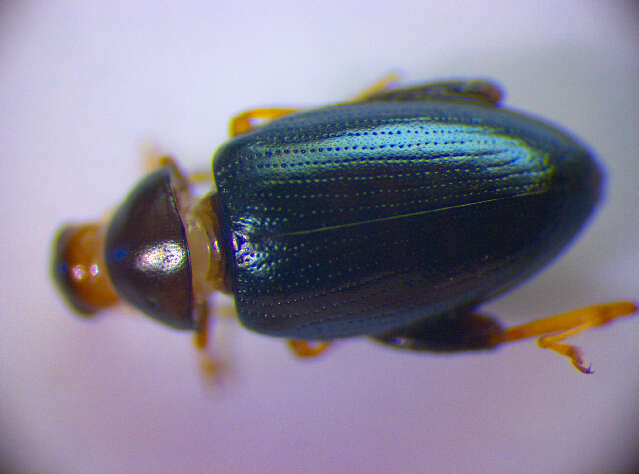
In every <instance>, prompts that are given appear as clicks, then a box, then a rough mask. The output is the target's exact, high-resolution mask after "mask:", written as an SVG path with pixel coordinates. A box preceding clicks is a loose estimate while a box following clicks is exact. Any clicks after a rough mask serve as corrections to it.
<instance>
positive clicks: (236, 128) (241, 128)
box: [229, 107, 300, 137]
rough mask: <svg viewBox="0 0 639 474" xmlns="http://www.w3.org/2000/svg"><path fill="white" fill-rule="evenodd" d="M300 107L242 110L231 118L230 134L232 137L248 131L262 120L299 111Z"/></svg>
mask: <svg viewBox="0 0 639 474" xmlns="http://www.w3.org/2000/svg"><path fill="white" fill-rule="evenodd" d="M299 110H300V109H292V108H283V107H282V108H276V107H271V108H264V109H251V110H247V111H246V112H242V113H241V114H239V115H236V116H235V117H233V118H232V119H231V123H230V125H229V134H230V135H231V136H232V137H236V136H238V135H242V134H243V133H248V132H250V131H252V130H255V129H256V128H257V127H259V125H260V123H261V122H265V121H266V122H268V121H271V120H275V119H278V118H280V117H284V116H285V115H289V114H293V113H295V112H298V111H299Z"/></svg>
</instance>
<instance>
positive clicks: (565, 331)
mask: <svg viewBox="0 0 639 474" xmlns="http://www.w3.org/2000/svg"><path fill="white" fill-rule="evenodd" d="M637 310H639V307H638V306H637V305H636V304H635V303H632V302H629V301H618V302H614V303H603V304H598V305H594V306H587V307H585V308H581V309H576V310H573V311H569V312H567V313H563V314H558V315H555V316H550V317H548V318H543V319H539V320H537V321H532V322H530V323H527V324H522V325H521V326H516V327H513V328H510V329H506V330H504V331H502V332H501V333H500V334H498V335H496V336H495V340H494V344H495V345H498V344H503V343H505V342H512V341H518V340H520V339H527V338H530V337H539V339H538V341H537V343H538V344H539V346H540V347H543V348H546V349H550V350H552V351H555V352H557V353H558V354H561V355H562V356H565V357H568V358H569V359H570V361H571V362H572V364H573V365H574V366H575V368H577V370H579V371H581V372H583V373H584V374H590V373H592V371H591V370H590V366H589V365H586V363H585V362H584V359H583V357H582V355H581V351H580V350H579V348H578V347H576V346H572V345H570V344H565V343H562V342H560V341H563V340H564V339H565V338H567V337H569V336H572V335H573V334H577V333H578V332H581V331H585V330H586V329H590V328H593V327H598V326H603V325H605V324H608V323H609V322H611V321H612V320H614V319H616V318H620V317H622V316H628V315H631V314H633V313H636V312H637Z"/></svg>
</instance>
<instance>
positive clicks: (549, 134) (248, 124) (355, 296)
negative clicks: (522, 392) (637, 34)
mask: <svg viewBox="0 0 639 474" xmlns="http://www.w3.org/2000/svg"><path fill="white" fill-rule="evenodd" d="M391 82H392V78H390V79H388V80H382V81H380V82H379V83H378V84H376V85H375V86H374V87H372V88H370V89H369V90H367V91H366V92H365V93H363V94H362V95H360V96H359V97H357V98H356V99H353V100H351V101H348V102H343V103H339V104H336V105H329V106H324V107H318V108H314V109H308V110H301V111H300V110H297V109H275V108H270V109H269V108H266V109H254V110H250V111H248V112H245V113H243V114H241V115H239V116H237V117H235V118H234V119H233V120H232V122H231V135H232V137H233V138H232V139H231V140H229V141H228V142H226V143H225V144H223V145H222V146H221V147H220V148H219V149H218V150H217V152H216V153H215V155H214V158H213V175H214V180H215V186H214V188H213V190H212V191H211V192H210V193H208V194H206V195H204V196H203V197H201V198H198V197H197V196H195V195H194V194H193V193H192V187H193V186H192V185H193V182H194V179H193V178H189V177H187V176H185V174H184V173H183V172H182V171H181V170H180V169H179V167H178V166H177V164H176V162H175V161H173V160H172V159H170V158H162V159H160V160H158V165H157V168H156V169H155V170H153V171H152V172H150V173H149V174H148V175H147V176H146V177H145V178H144V179H142V181H140V182H139V183H138V184H137V186H136V187H135V188H134V189H133V190H132V191H131V193H130V194H129V195H128V197H127V198H126V199H125V200H124V202H123V203H122V204H121V205H120V206H119V207H118V208H117V209H116V211H115V212H114V214H113V216H112V218H111V219H110V220H108V221H107V222H101V223H99V222H94V223H88V224H81V225H70V226H66V227H64V228H63V229H62V230H61V231H60V232H59V234H58V237H57V239H56V242H55V245H54V256H53V275H54V279H55V282H56V284H57V286H58V287H59V289H60V290H61V292H62V294H63V295H64V297H65V298H66V299H67V301H68V302H69V303H70V304H71V306H72V307H73V308H75V309H76V310H77V311H78V312H79V313H81V314H84V315H93V314H95V313H97V312H99V311H101V310H103V309H105V308H108V307H110V306H112V305H113V304H115V303H117V302H119V301H124V302H126V303H128V304H129V305H132V306H134V307H135V308H137V309H138V310H140V311H141V312H143V313H146V314H147V315H149V316H150V317H152V318H154V319H155V320H157V321H159V322H161V323H163V324H165V325H167V326H169V327H171V328H175V329H181V330H194V331H196V332H197V337H198V339H197V340H198V341H199V346H200V347H203V346H204V345H205V344H206V334H207V327H208V325H207V318H208V314H209V307H208V297H209V295H210V294H211V293H213V292H216V291H219V292H223V293H227V294H229V295H232V296H233V297H234V300H235V307H236V310H237V314H238V317H239V320H240V321H241V323H242V324H243V325H244V326H246V327H247V328H249V329H251V330H254V331H257V332H259V333H262V334H266V335H270V336H276V337H282V338H287V339H289V340H290V345H291V348H292V349H293V350H294V352H295V353H297V354H298V355H300V356H312V355H316V354H318V353H320V352H321V351H323V350H324V349H325V348H326V346H327V345H328V342H329V341H333V340H335V339H342V338H348V337H355V336H370V337H372V338H373V339H375V340H377V341H379V342H382V343H384V344H386V345H388V346H391V347H395V348H398V349H404V350H411V351H434V352H455V351H467V350H480V349H489V348H493V347H496V346H498V345H500V344H503V343H505V342H509V341H514V340H518V339H522V338H526V337H539V344H540V345H541V346H542V347H547V348H549V349H552V350H554V351H556V352H558V353H560V354H562V355H565V356H567V357H569V358H570V360H571V361H572V363H573V365H574V366H575V367H576V368H577V369H579V370H580V371H582V372H584V373H589V372H590V367H589V366H587V365H586V364H585V362H584V361H583V358H582V357H581V354H580V351H579V350H578V349H577V348H576V347H574V346H570V345H567V344H565V343H562V342H560V341H562V340H563V339H564V338H565V337H567V336H569V335H571V334H574V333H575V332H578V331H581V330H583V329H586V328H588V327H592V326H598V325H601V324H605V323H607V322H608V321H610V320H612V319H614V318H617V317H620V316H625V315H628V314H632V313H634V312H635V311H636V310H637V306H636V305H635V304H634V303H632V302H626V301H621V302H615V303H606V304H600V305H596V306H591V307H588V308H583V309H580V310H575V311H572V312H569V313H565V314H562V315H557V316H551V317H549V318H544V319H541V320H538V321H533V322H532V323H527V324H524V325H522V326H518V327H515V328H510V329H502V327H501V325H500V324H499V323H498V322H497V321H496V320H494V319H492V318H490V317H487V316H485V315H482V314H479V313H477V312H476V308H477V307H478V306H479V305H481V304H482V303H483V302H485V301H487V300H489V299H491V298H493V297H494V296H496V295H498V294H500V293H502V292H504V291H505V290H507V289H509V288H511V287H513V286H514V285H516V284H518V283H520V282H521V281H523V280H524V279H526V278H527V277H529V276H530V275H531V274H533V273H534V272H536V271H537V270H539V269H540V268H541V267H542V266H544V265H545V264H546V263H548V262H549V261H550V260H552V259H553V257H555V256H556V255H557V254H558V253H559V252H560V251H561V250H562V249H564V248H565V247H566V245H567V244H568V243H569V242H570V241H571V240H572V239H573V237H574V236H575V235H576V234H577V233H578V232H579V230H580V229H581V228H582V227H583V225H584V223H585V222H586V221H587V220H588V218H589V216H590V215H591V213H592V212H593V209H594V208H595V206H596V204H597V202H598V200H599V198H600V195H601V183H602V172H601V169H600V167H599V165H598V164H597V163H596V161H595V159H594V157H593V156H592V154H591V153H590V152H589V151H588V150H587V149H586V148H585V147H584V146H583V145H582V144H581V143H580V142H579V141H577V139H575V138H573V137H572V136H570V135H569V134H567V133H565V132H563V131H561V130H559V129H558V128H556V127H554V126H552V125H550V124H548V123H545V122H543V121H541V120H538V119H536V118H533V117H530V116H528V115H524V114H522V113H518V112H514V111H511V110H508V109H506V108H503V107H501V106H500V100H501V92H500V90H499V88H498V87H497V86H496V85H494V84H493V83H491V82H488V81H483V80H468V81H443V82H429V83H423V84H417V85H413V86H407V87H399V88H397V87H396V88H391V87H389V84H390V83H391ZM257 120H262V121H265V123H261V124H255V122H256V121H257ZM318 341H319V342H318Z"/></svg>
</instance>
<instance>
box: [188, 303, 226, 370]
mask: <svg viewBox="0 0 639 474" xmlns="http://www.w3.org/2000/svg"><path fill="white" fill-rule="evenodd" d="M199 317H200V327H199V328H198V330H197V331H196V333H195V334H194V336H193V344H194V345H195V347H196V349H197V352H198V357H199V359H200V370H201V373H202V376H203V378H204V380H206V381H207V382H211V381H213V382H217V381H219V376H220V375H221V374H222V373H223V372H224V370H225V367H224V363H223V362H222V361H221V360H219V359H218V358H216V357H215V356H214V355H213V354H211V353H210V351H209V350H207V347H208V343H209V335H210V326H209V324H210V321H209V319H210V318H209V309H208V307H207V306H206V305H202V306H201V308H200V316H199Z"/></svg>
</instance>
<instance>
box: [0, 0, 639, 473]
mask: <svg viewBox="0 0 639 474" xmlns="http://www.w3.org/2000/svg"><path fill="white" fill-rule="evenodd" d="M0 40H1V41H0V153H1V156H0V166H1V174H0V176H1V177H2V183H1V186H0V193H1V199H2V207H1V208H0V209H1V212H2V228H1V232H2V238H1V239H0V245H1V247H0V255H1V256H2V257H1V258H2V260H1V261H2V265H1V267H0V303H1V306H0V439H1V440H2V441H1V442H0V457H1V463H0V466H1V467H4V468H5V469H16V470H20V471H45V470H46V471H58V472H82V471H84V472H86V471H101V472H104V471H119V472H126V471H137V472H150V471H163V472H171V471H199V472H205V471H211V472H214V471H217V472H228V471H235V472H268V471H271V472H272V471H278V472H294V471H298V472H300V471H313V472H326V471H332V472H370V471H376V472H417V471H421V472H482V471H483V472H495V471H510V472H515V471H516V472H602V471H614V470H622V469H629V468H630V466H631V463H632V462H633V459H632V456H633V451H634V450H635V449H636V447H637V445H638V444H639V442H638V441H639V439H638V435H639V399H638V397H637V388H639V318H637V317H635V318H628V319H627V320H623V321H620V322H618V323H617V324H615V325H613V326H611V327H608V328H603V329H599V330H596V331H591V332H589V333H587V334H584V335H580V336H578V337H576V338H575V342H578V343H579V344H580V345H581V347H582V348H583V349H584V351H585V353H586V356H587V357H588V359H589V360H590V361H591V362H592V363H593V367H594V369H595V370H596V373H595V374H594V375H592V376H583V375H580V374H579V373H577V372H576V371H574V370H573V369H572V368H571V367H570V365H569V364H568V363H567V362H566V361H565V360H563V359H561V358H560V357H558V356H555V355H553V354H551V353H550V352H548V351H542V350H540V349H538V348H537V347H536V345H535V344H534V342H522V343H519V344H516V345H513V346H511V347H505V348H502V349H501V350H499V351H497V352H496V353H489V354H470V355H459V356H448V357H446V356H436V355H429V354H426V355H411V354H404V353H401V352H395V351H392V350H389V349H386V348H383V347H381V346H378V345H376V344H373V343H371V342H369V341H367V340H365V339H361V340H355V341H348V342H344V343H341V344H339V345H337V346H336V347H335V348H334V349H333V350H332V351H330V352H329V353H328V354H326V355H325V357H322V358H320V359H318V360H314V361H310V362H309V361H298V360H295V359H293V358H292V356H291V355H290V354H289V353H288V352H287V350H286V347H285V345H284V343H283V342H282V341H280V340H277V339H271V338H267V337H262V336H260V335H256V334H252V333H249V332H248V331H246V330H244V329H242V328H241V327H239V326H238V325H237V324H235V323H234V322H227V323H223V324H222V325H218V326H217V328H218V329H219V328H221V330H220V331H218V336H219V337H218V339H224V343H222V342H220V341H219V340H218V341H216V342H217V344H218V346H217V347H218V350H220V351H222V352H223V353H224V355H225V357H227V359H228V360H229V361H230V364H231V365H230V370H229V375H228V377H227V378H226V379H225V381H224V384H223V385H222V386H221V387H219V388H218V389H217V390H210V389H207V388H206V386H205V385H203V383H202V380H201V379H200V377H199V375H198V364H197V359H196V356H195V352H194V350H193V349H192V347H191V344H190V337H188V335H185V334H180V333H177V332H172V331H169V330H166V329H164V328H163V327H159V326H157V325H155V324H153V323H152V322H151V321H149V320H147V319H146V318H143V317H139V316H138V315H136V314H135V313H133V312H132V311H124V310H118V311H113V312H111V313H109V314H107V315H105V316H104V317H100V318H97V320H95V321H92V322H84V321H80V320H78V319H76V318H74V315H73V314H72V313H71V311H70V310H69V309H68V308H67V307H66V306H65V305H64V304H63V303H62V302H61V301H60V298H59V297H58V295H57V294H56V292H55V290H54V289H53V287H52V285H51V282H50V279H49V274H48V272H49V268H48V267H49V250H50V245H51V239H52V237H53V234H54V231H55V229H56V228H57V227H58V226H59V225H60V224H61V223H63V222H68V221H72V220H74V219H75V220H82V219H87V218H95V217H99V216H100V215H102V213H104V212H105V211H107V210H108V209H109V208H111V207H112V206H113V205H115V204H116V203H117V202H118V201H119V200H120V199H121V198H122V197H123V196H124V194H125V193H126V191H127V190H128V189H129V188H130V187H131V185H132V184H133V183H134V182H135V181H136V180H137V179H138V178H139V177H140V175H141V172H142V163H141V160H140V157H139V146H140V143H142V142H143V141H145V140H152V141H154V142H155V143H157V144H158V145H160V146H161V147H162V148H163V149H164V150H166V151H169V152H171V153H173V154H174V155H175V156H177V157H178V158H179V159H180V160H181V162H182V163H183V164H184V165H185V166H186V167H187V168H189V169H197V168H203V167H208V166H210V157H211V155H212V153H213V152H214V150H215V149H216V147H217V146H218V145H219V144H220V143H222V142H223V141H224V140H225V138H226V130H227V124H228V120H229V118H230V117H231V116H232V115H233V114H235V113H237V112H238V111H240V110H242V109H246V108H250V107H255V106H264V105H313V104H322V103H328V102H332V101H339V100H342V99H345V98H348V97H350V96H353V95H355V94H356V93H357V92H359V91H360V90H361V89H362V88H364V87H365V86H367V85H369V84H370V83H372V82H374V81H375V80H376V79H378V78H379V77H381V76H382V75H383V74H385V73H387V72H389V71H392V70H399V71H400V72H402V73H403V74H404V77H405V78H406V79H407V80H408V81H412V82H416V81H423V80H428V79H433V78H447V77H485V78H493V79H495V80H497V81H498V82H499V83H500V84H501V85H502V86H503V87H504V89H505V90H506V99H505V103H506V104H507V105H509V106H512V107H514V108H518V109H522V110H526V111H528V112H530V113H534V114H536V115H539V116H543V117H545V118H547V119H548V120H551V121H553V122H555V123H561V124H563V125H564V126H565V127H566V128H568V129H569V130H571V131H572V132H573V133H575V134H577V135H578V136H580V137H581V138H582V139H583V140H584V141H586V142H587V143H588V144H589V145H590V146H591V147H592V148H593V150H594V151H595V152H596V153H597V155H598V156H599V158H600V159H601V162H602V163H605V167H606V169H607V176H608V181H607V183H608V186H607V196H606V199H605V203H604V204H603V205H602V206H601V208H600V211H599V213H598V215H597V216H596V219H594V220H593V222H592V225H591V226H590V227H589V229H588V232H586V233H584V234H582V235H581V236H580V238H579V239H578V242H577V243H576V245H574V246H573V247H571V249H570V251H569V252H567V253H565V254H564V255H563V257H562V258H561V259H560V260H558V261H557V262H556V263H554V264H553V265H552V266H551V267H549V268H548V269H547V270H546V271H545V272H543V273H542V274H541V275H540V276H538V277H537V278H535V279H533V280H531V281H530V282H527V284H526V285H524V286H522V287H520V288H518V289H516V290H515V291H513V292H511V293H509V294H508V295H506V296H504V297H503V298H500V299H499V300H496V301H494V302H491V303H490V304H488V305H486V306H485V309H487V310H488V311H489V312H491V313H493V314H498V315H500V316H501V317H502V320H503V321H504V322H505V323H506V324H507V325H514V324H517V323H519V322H522V321H525V320H526V319H533V318H535V317H540V316H545V315H549V314H553V313H556V312H560V311H565V310H569V309H573V308H576V307H580V306H584V305H587V304H590V303H594V302H601V301H609V300H616V299H632V298H635V299H636V298H639V291H638V290H639V205H638V202H639V184H638V181H639V179H638V178H639V156H637V155H638V154H639V93H638V85H639V54H638V52H639V13H638V11H637V9H636V8H634V7H633V6H632V3H630V2H627V3H623V2H597V1H574V2H573V1H561V2H554V1H548V2H543V1H542V2H496V1H482V2H470V3H468V4H466V3H460V2H454V1H451V2H432V3H430V2H421V1H414V2H410V1H398V0H393V1H390V0H387V1H384V2H372V1H369V2H351V1H347V0H341V1H323V2H301V1H299V2H253V1H241V2H240V1H238V2H201V3H198V2H180V4H179V6H177V3H176V4H175V5H171V4H167V3H165V2H161V1H158V0H153V1H146V2H131V1H120V2H81V1H77V2H12V3H9V2H3V3H2V4H0ZM221 304H224V303H221ZM226 304H227V306H228V303H226Z"/></svg>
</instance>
